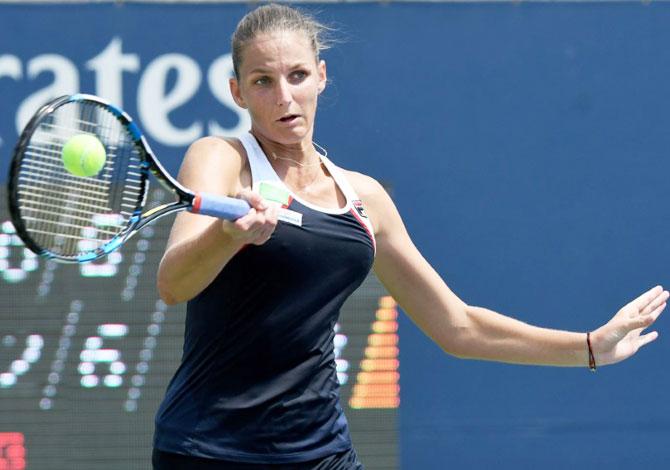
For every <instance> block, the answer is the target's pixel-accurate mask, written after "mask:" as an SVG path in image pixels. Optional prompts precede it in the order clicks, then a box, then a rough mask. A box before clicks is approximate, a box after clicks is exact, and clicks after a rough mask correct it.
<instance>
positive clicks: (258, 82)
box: [254, 75, 270, 86]
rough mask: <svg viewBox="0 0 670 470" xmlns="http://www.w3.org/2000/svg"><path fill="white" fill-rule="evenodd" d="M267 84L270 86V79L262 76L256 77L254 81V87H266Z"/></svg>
mask: <svg viewBox="0 0 670 470" xmlns="http://www.w3.org/2000/svg"><path fill="white" fill-rule="evenodd" d="M268 84H270V77H268V76H266V75H264V76H262V77H258V78H256V79H255V80H254V85H260V86H264V85H268Z"/></svg>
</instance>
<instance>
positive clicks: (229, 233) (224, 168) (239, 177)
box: [157, 137, 277, 305]
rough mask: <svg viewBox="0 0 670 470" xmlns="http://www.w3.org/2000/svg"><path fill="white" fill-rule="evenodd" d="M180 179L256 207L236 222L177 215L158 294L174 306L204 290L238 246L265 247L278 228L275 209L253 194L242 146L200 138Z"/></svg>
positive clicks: (196, 188) (192, 186)
mask: <svg viewBox="0 0 670 470" xmlns="http://www.w3.org/2000/svg"><path fill="white" fill-rule="evenodd" d="M178 180H179V182H180V183H182V184H183V185H184V186H186V187H187V188H189V189H191V190H193V191H195V192H199V191H202V192H208V193H212V194H218V195H223V196H234V197H242V198H244V199H245V200H246V201H247V202H249V204H250V205H251V207H252V209H251V210H250V212H249V214H247V215H245V216H244V217H241V218H239V219H238V220H236V221H235V222H229V221H224V220H220V219H217V218H214V217H208V216H203V215H195V214H191V213H189V212H181V213H180V214H179V215H178V216H177V218H176V219H175V221H174V224H173V226H172V231H171V232H170V237H169V239H168V242H167V246H166V248H165V253H164V255H163V258H162V260H161V262H160V265H159V267H158V276H157V285H158V292H159V295H160V297H161V299H162V300H163V301H164V302H165V303H167V304H170V305H172V304H176V303H180V302H184V301H187V300H190V299H192V298H193V297H195V296H196V295H198V294H199V293H200V292H202V291H203V290H204V289H205V288H206V287H207V286H208V285H209V284H210V283H211V282H212V281H213V280H214V278H215V277H216V276H217V275H218V274H219V272H220V271H221V270H222V269H223V267H224V266H225V265H226V263H228V261H229V260H230V259H231V258H232V257H233V256H234V255H235V254H236V253H237V252H238V251H239V250H240V248H242V247H243V246H244V245H247V244H257V245H259V244H262V243H265V242H266V241H267V240H268V239H269V238H270V235H272V232H273V231H274V228H275V226H276V224H277V215H276V211H275V209H274V206H272V205H270V207H267V206H266V205H265V203H264V202H263V200H262V199H261V197H260V196H259V195H258V194H255V193H252V192H251V191H250V190H249V187H250V183H251V177H250V174H249V169H248V164H247V159H246V157H245V156H244V154H243V149H242V148H241V146H240V145H239V144H237V145H236V143H231V142H228V141H226V140H224V139H220V138H216V137H205V138H202V139H199V140H197V141H196V142H194V143H193V144H192V145H191V146H190V147H189V149H188V151H187V152H186V155H185V157H184V161H183V163H182V166H181V169H180V170H179V176H178Z"/></svg>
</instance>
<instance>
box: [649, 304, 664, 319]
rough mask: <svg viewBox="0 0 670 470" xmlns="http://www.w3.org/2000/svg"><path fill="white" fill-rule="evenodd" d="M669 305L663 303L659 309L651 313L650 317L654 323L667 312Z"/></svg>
mask: <svg viewBox="0 0 670 470" xmlns="http://www.w3.org/2000/svg"><path fill="white" fill-rule="evenodd" d="M667 305H668V304H667V303H666V302H663V303H662V304H661V305H659V306H658V307H656V308H655V309H654V310H653V311H651V312H649V314H648V315H649V316H650V317H651V318H653V319H654V321H656V319H657V318H658V317H659V316H660V315H661V313H663V310H665V307H666V306H667Z"/></svg>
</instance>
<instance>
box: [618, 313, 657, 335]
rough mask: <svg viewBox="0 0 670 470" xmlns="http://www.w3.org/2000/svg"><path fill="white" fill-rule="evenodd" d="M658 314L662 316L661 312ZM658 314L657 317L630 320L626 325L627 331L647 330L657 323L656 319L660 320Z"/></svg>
mask: <svg viewBox="0 0 670 470" xmlns="http://www.w3.org/2000/svg"><path fill="white" fill-rule="evenodd" d="M658 314H660V312H658ZM658 314H656V316H654V315H640V316H637V317H633V318H630V319H629V320H628V322H627V323H626V330H628V331H629V332H630V331H634V330H636V329H638V328H640V329H641V330H644V329H645V328H647V327H649V325H651V324H652V323H654V322H655V321H656V318H658Z"/></svg>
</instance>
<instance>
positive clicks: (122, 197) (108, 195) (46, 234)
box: [9, 94, 153, 263]
mask: <svg viewBox="0 0 670 470" xmlns="http://www.w3.org/2000/svg"><path fill="white" fill-rule="evenodd" d="M80 134H88V135H93V136H95V137H96V138H97V139H98V140H99V141H100V142H101V143H102V144H103V146H104V148H105V152H106V155H107V158H106V161H105V165H104V167H103V168H102V170H101V171H100V172H99V173H98V174H97V175H95V176H91V177H82V176H75V175H73V174H72V173H70V172H69V171H68V170H67V169H66V168H65V166H64V165H63V161H62V150H63V146H64V145H65V143H66V142H67V141H68V140H69V139H71V138H72V137H74V136H76V135H80ZM152 159H153V155H151V154H150V150H148V147H147V146H146V142H145V141H144V138H143V137H142V135H141V132H140V131H139V129H138V128H137V126H136V125H135V124H134V123H133V121H132V119H131V118H130V116H128V115H127V114H126V113H125V112H123V111H122V110H121V109H119V108H117V107H115V106H113V105H111V104H110V103H108V102H107V101H105V100H103V99H100V98H98V97H95V96H92V95H84V94H77V95H68V96H62V97H59V98H56V99H54V100H52V101H50V102H49V103H47V104H45V105H44V106H43V107H42V108H41V109H40V110H39V111H37V113H36V114H35V115H34V116H33V117H32V119H31V120H30V122H29V123H28V124H27V125H26V127H25V129H24V130H23V132H22V133H21V136H20V138H19V141H18V143H17V145H16V148H15V150H14V155H13V158H12V163H11V167H10V174H9V210H10V215H11V219H12V223H13V224H14V228H15V230H16V233H17V235H19V237H21V239H22V240H23V242H24V243H25V244H26V246H27V247H28V248H29V249H30V250H32V251H33V252H35V253H36V254H38V255H41V256H43V257H47V258H51V259H54V260H56V261H61V262H71V263H77V262H79V263H81V262H86V261H91V260H93V259H96V258H100V257H102V256H105V255H106V254H108V253H110V252H111V251H113V250H114V249H116V248H117V247H118V246H119V245H120V244H121V243H123V241H124V240H125V239H126V238H127V237H128V236H130V235H131V234H132V233H133V230H134V228H135V226H136V225H137V224H138V223H139V221H140V219H141V212H142V208H143V207H144V204H145V201H146V197H147V193H148V189H149V181H148V176H149V172H150V171H151V170H153V168H152Z"/></svg>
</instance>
